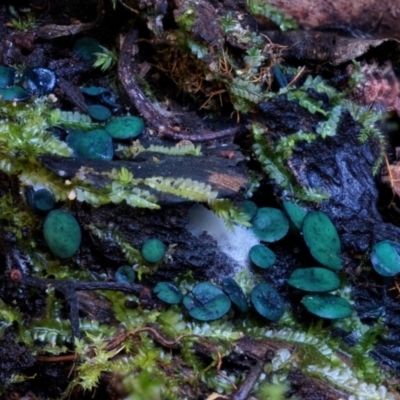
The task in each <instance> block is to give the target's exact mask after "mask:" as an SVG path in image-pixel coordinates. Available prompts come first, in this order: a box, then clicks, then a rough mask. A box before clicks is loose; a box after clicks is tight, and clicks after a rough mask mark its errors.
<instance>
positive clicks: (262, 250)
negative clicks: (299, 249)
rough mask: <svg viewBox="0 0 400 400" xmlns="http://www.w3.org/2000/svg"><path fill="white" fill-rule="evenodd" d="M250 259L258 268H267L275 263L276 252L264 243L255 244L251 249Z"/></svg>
mask: <svg viewBox="0 0 400 400" xmlns="http://www.w3.org/2000/svg"><path fill="white" fill-rule="evenodd" d="M249 258H250V261H251V262H252V263H253V264H254V265H255V266H256V267H258V268H263V269H267V268H269V267H271V266H272V265H274V264H275V262H276V256H275V253H274V252H273V251H272V250H270V249H269V248H268V247H265V246H264V245H262V244H256V245H254V246H253V247H252V248H251V249H250V251H249Z"/></svg>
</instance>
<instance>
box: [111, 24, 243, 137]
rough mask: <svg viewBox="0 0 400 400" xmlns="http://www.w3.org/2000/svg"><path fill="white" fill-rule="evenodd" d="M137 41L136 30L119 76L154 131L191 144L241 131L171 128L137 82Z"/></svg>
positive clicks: (125, 49)
mask: <svg viewBox="0 0 400 400" xmlns="http://www.w3.org/2000/svg"><path fill="white" fill-rule="evenodd" d="M136 39H137V31H135V30H133V31H131V32H130V33H128V35H126V37H125V40H124V43H123V45H122V48H121V54H120V58H119V61H118V75H119V78H120V80H121V82H122V84H123V86H124V88H125V90H126V92H127V94H128V96H129V98H130V99H131V101H132V103H133V104H134V105H135V107H136V108H137V110H138V111H139V112H140V113H141V114H142V116H143V118H144V119H145V120H146V121H147V123H148V124H149V125H150V126H151V127H152V128H153V129H155V130H157V131H158V132H159V133H160V134H161V135H163V136H164V137H166V138H168V139H173V140H190V141H191V142H205V141H208V140H215V139H222V138H226V137H229V136H234V135H235V133H237V132H238V131H239V128H240V127H238V126H235V127H231V128H228V129H224V130H221V131H215V132H214V131H209V130H203V131H200V132H199V133H193V134H191V133H184V132H181V131H180V128H179V127H176V126H171V125H172V124H171V121H169V120H168V118H167V117H165V116H163V115H161V114H160V113H159V112H158V111H157V110H156V108H155V107H154V106H153V104H152V103H151V102H150V101H149V99H148V98H147V97H146V96H145V94H144V93H143V91H142V90H141V89H140V87H139V85H138V84H137V83H136V81H135V78H134V76H135V74H134V71H133V70H132V57H133V56H135V55H136V54H137V52H138V47H137V44H136Z"/></svg>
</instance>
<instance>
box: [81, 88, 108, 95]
mask: <svg viewBox="0 0 400 400" xmlns="http://www.w3.org/2000/svg"><path fill="white" fill-rule="evenodd" d="M81 90H82V93H84V94H86V95H88V96H92V97H97V96H100V95H101V94H104V93H107V92H108V91H109V90H108V89H106V88H103V87H100V86H85V87H82V88H81Z"/></svg>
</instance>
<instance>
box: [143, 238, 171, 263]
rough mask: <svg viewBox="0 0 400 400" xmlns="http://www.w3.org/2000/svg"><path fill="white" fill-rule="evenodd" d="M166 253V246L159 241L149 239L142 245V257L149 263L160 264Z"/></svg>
mask: <svg viewBox="0 0 400 400" xmlns="http://www.w3.org/2000/svg"><path fill="white" fill-rule="evenodd" d="M166 252H167V246H166V245H165V244H164V243H163V242H162V241H161V240H159V239H149V240H146V241H145V242H144V243H143V246H142V250H141V253H142V257H143V258H144V259H145V260H146V261H147V262H149V263H157V262H160V261H161V260H162V259H163V258H164V256H165V253H166Z"/></svg>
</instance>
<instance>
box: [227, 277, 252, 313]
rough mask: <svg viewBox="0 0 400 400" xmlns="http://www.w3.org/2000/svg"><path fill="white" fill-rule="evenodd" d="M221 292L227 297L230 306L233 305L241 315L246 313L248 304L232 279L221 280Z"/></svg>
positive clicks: (241, 290)
mask: <svg viewBox="0 0 400 400" xmlns="http://www.w3.org/2000/svg"><path fill="white" fill-rule="evenodd" d="M222 290H223V291H224V292H225V293H226V294H227V295H228V296H229V298H230V299H231V302H232V304H234V305H235V306H236V308H237V309H238V310H239V311H240V312H241V313H242V314H246V313H247V311H248V310H249V304H248V302H247V298H246V295H245V294H244V292H243V289H242V288H241V287H240V286H239V284H238V283H237V282H236V281H235V280H234V279H233V278H225V279H223V280H222Z"/></svg>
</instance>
